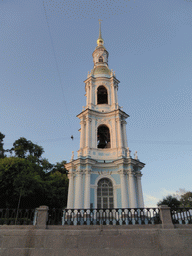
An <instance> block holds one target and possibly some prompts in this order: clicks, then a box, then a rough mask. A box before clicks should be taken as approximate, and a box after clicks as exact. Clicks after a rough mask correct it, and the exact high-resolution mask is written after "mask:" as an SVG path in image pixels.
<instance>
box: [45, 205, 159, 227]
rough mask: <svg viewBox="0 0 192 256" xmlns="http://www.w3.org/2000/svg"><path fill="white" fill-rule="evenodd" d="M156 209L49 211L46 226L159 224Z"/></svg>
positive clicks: (157, 210)
mask: <svg viewBox="0 0 192 256" xmlns="http://www.w3.org/2000/svg"><path fill="white" fill-rule="evenodd" d="M160 223H161V219H160V214H159V209H158V208H134V209H130V208H127V209H121V208H118V209H64V210H62V209H49V211H48V221H47V224H48V225H101V224H102V225H136V224H138V225H147V224H160Z"/></svg>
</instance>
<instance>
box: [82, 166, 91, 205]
mask: <svg viewBox="0 0 192 256" xmlns="http://www.w3.org/2000/svg"><path fill="white" fill-rule="evenodd" d="M90 196H91V195H90V171H89V170H87V171H86V175H85V196H84V209H89V208H90Z"/></svg>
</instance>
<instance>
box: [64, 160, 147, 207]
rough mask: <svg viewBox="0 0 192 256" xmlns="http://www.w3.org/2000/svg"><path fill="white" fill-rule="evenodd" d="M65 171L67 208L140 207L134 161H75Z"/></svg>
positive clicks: (137, 167) (139, 165)
mask: <svg viewBox="0 0 192 256" xmlns="http://www.w3.org/2000/svg"><path fill="white" fill-rule="evenodd" d="M65 167H66V169H67V170H68V177H69V189H68V203H67V208H68V209H89V208H142V207H144V202H143V193H142V186H141V176H142V174H141V169H142V168H143V167H144V163H142V162H140V161H139V160H137V159H132V158H131V157H130V158H120V159H117V160H114V161H107V162H106V161H105V160H95V159H92V158H85V159H83V158H78V159H76V160H72V161H71V162H70V163H67V164H66V165H65Z"/></svg>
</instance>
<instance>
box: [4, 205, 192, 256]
mask: <svg viewBox="0 0 192 256" xmlns="http://www.w3.org/2000/svg"><path fill="white" fill-rule="evenodd" d="M37 210H38V214H37V222H36V225H35V226H24V225H23V226H22V225H21V226H17V225H2V226H0V256H12V255H13V256H17V255H18V256H44V255H45V256H65V255H68V256H97V255H98V256H116V255H120V256H124V255H126V256H129V255H130V256H145V255H146V256H150V255H151V256H160V255H165V256H177V255H178V256H191V255H192V224H183V225H182V224H177V225H173V224H172V220H171V215H170V208H169V207H167V206H161V207H160V219H161V222H162V224H156V225H152V224H148V225H123V226H121V225H99V226H97V225H95V226H94V225H93V226H92V225H91V226H86V225H85V226H73V225H72V226H68V225H64V226H61V225H57V226H54V225H49V226H47V225H46V224H47V217H48V207H47V206H41V207H40V208H38V209H37Z"/></svg>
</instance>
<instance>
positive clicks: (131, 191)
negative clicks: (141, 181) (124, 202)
mask: <svg viewBox="0 0 192 256" xmlns="http://www.w3.org/2000/svg"><path fill="white" fill-rule="evenodd" d="M128 179H129V182H128V184H129V199H130V206H129V207H130V208H137V198H136V187H135V179H134V174H133V172H132V171H129V172H128Z"/></svg>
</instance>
